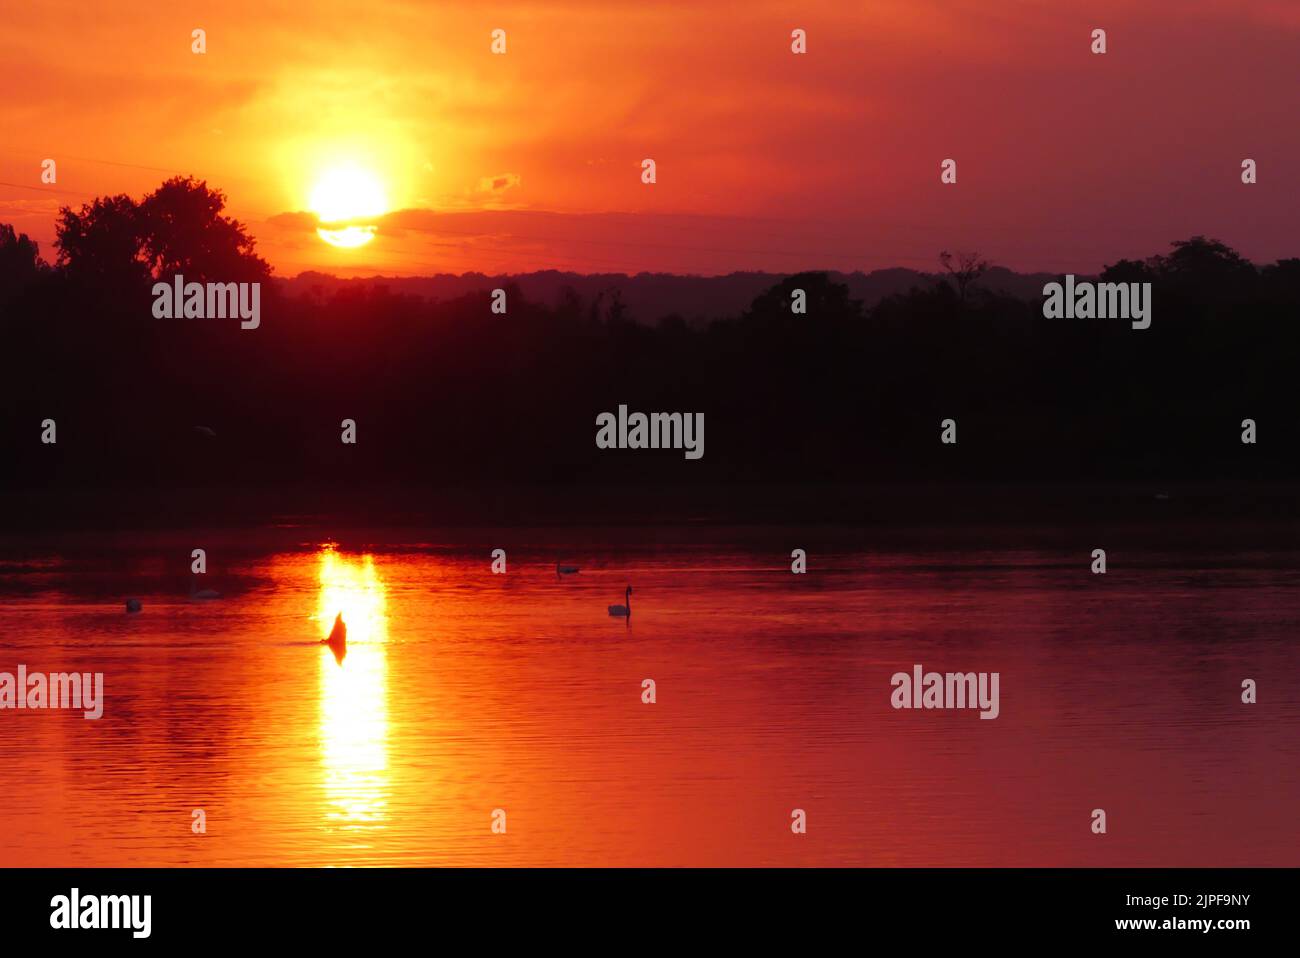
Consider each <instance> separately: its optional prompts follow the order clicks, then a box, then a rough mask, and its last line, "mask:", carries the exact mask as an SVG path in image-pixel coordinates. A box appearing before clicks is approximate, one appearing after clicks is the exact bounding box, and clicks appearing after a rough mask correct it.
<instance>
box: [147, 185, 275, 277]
mask: <svg viewBox="0 0 1300 958" xmlns="http://www.w3.org/2000/svg"><path fill="white" fill-rule="evenodd" d="M225 206H226V196H225V194H224V193H222V192H221V191H220V190H214V189H209V187H208V185H207V183H205V182H204V181H202V180H196V179H194V178H193V177H180V176H178V177H173V178H172V179H170V180H167V182H165V183H163V184H162V185H161V186H160V187H158V189H156V190H155V191H154V192H152V193H150V194H149V195H148V196H146V197H145V198H144V199H143V200H141V201H140V205H139V207H138V224H139V232H138V238H139V243H140V252H141V254H142V255H143V257H144V260H145V262H146V263H147V264H148V267H149V271H150V273H151V274H152V275H153V276H154V278H161V277H166V276H173V275H175V274H177V273H182V274H184V276H185V278H186V280H194V281H196V282H206V281H208V280H213V281H218V282H257V281H260V280H264V279H266V278H267V277H269V276H270V274H271V267H270V266H269V265H268V264H267V262H266V261H265V260H263V259H262V258H261V257H260V256H258V255H257V254H256V253H254V252H253V249H254V246H255V245H256V241H255V240H254V239H253V238H252V237H251V236H249V235H248V234H247V233H246V232H245V230H244V225H243V224H242V223H240V222H238V221H237V220H234V219H231V218H230V217H228V216H222V215H221V212H222V210H223V209H225Z"/></svg>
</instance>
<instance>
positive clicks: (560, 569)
mask: <svg viewBox="0 0 1300 958" xmlns="http://www.w3.org/2000/svg"><path fill="white" fill-rule="evenodd" d="M555 574H556V576H557V577H558V576H562V575H577V574H578V567H577V566H576V565H560V564H559V563H558V562H557V563H555Z"/></svg>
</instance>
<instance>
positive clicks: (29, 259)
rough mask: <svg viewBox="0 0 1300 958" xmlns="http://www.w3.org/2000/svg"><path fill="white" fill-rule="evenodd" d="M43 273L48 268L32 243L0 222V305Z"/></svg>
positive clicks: (47, 270) (6, 224) (15, 296)
mask: <svg viewBox="0 0 1300 958" xmlns="http://www.w3.org/2000/svg"><path fill="white" fill-rule="evenodd" d="M47 272H49V266H47V265H46V263H45V261H44V260H43V259H41V255H40V248H39V247H38V246H37V245H36V243H35V242H34V241H32V240H31V239H30V238H29V237H28V236H27V234H26V233H16V232H15V231H14V228H13V227H12V226H10V225H9V224H8V223H0V302H5V301H8V300H10V299H14V298H17V297H18V296H19V295H21V294H22V293H23V292H24V291H25V290H26V289H27V288H28V287H30V286H32V285H34V284H35V283H37V282H38V281H39V280H40V279H41V278H42V277H43V276H44V275H45V274H46V273H47Z"/></svg>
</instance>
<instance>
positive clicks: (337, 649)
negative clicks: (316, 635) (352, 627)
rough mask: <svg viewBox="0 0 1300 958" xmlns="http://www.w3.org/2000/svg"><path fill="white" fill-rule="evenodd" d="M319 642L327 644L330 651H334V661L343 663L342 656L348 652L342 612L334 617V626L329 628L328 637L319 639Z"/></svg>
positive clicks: (346, 628) (345, 626) (346, 632)
mask: <svg viewBox="0 0 1300 958" xmlns="http://www.w3.org/2000/svg"><path fill="white" fill-rule="evenodd" d="M320 644H321V645H328V646H329V647H330V651H331V652H333V653H334V661H335V662H337V663H338V664H339V665H342V664H343V657H344V656H345V655H347V654H348V627H347V625H346V624H345V623H344V622H343V613H342V612H340V613H339V614H338V615H337V616H335V617H334V628H333V629H331V630H330V637H329V638H328V639H321V640H320Z"/></svg>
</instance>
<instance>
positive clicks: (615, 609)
mask: <svg viewBox="0 0 1300 958" xmlns="http://www.w3.org/2000/svg"><path fill="white" fill-rule="evenodd" d="M623 601H624V602H626V603H627V605H611V606H610V607H609V614H610V615H612V616H616V617H618V618H628V619H630V618H632V587H631V586H628V587H627V591H626V592H624V593H623Z"/></svg>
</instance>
